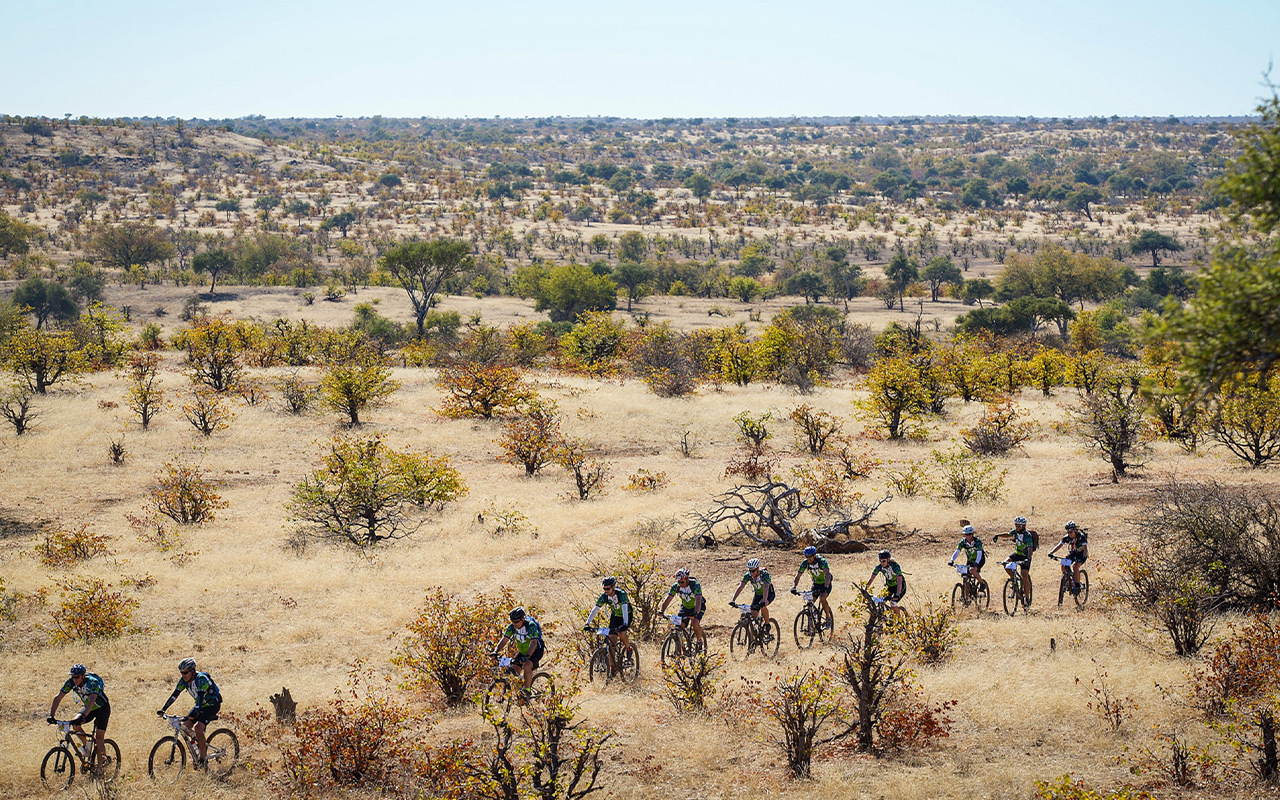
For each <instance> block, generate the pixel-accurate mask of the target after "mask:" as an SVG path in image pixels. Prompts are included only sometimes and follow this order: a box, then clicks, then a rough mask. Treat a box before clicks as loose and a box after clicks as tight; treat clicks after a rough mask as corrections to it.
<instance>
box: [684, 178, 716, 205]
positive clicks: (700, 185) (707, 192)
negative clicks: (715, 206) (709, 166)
mask: <svg viewBox="0 0 1280 800" xmlns="http://www.w3.org/2000/svg"><path fill="white" fill-rule="evenodd" d="M712 186H713V184H712V183H711V179H710V178H708V177H707V176H706V175H703V174H702V173H701V172H695V173H694V174H692V175H690V176H689V177H688V178H687V179H686V180H685V182H684V188H686V189H688V190H689V191H691V192H693V196H694V197H696V198H698V202H700V203H705V202H706V201H707V198H708V197H710V196H711V187H712Z"/></svg>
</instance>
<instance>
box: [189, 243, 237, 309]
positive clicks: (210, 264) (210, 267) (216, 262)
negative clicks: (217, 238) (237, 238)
mask: <svg viewBox="0 0 1280 800" xmlns="http://www.w3.org/2000/svg"><path fill="white" fill-rule="evenodd" d="M235 266H236V262H235V259H234V258H233V257H232V255H231V254H230V253H228V252H227V251H226V250H223V249H222V248H218V249H216V250H208V251H205V252H203V253H197V254H196V257H195V258H193V259H191V269H192V270H194V271H195V272H198V273H202V274H207V275H208V276H209V299H210V300H212V299H213V298H214V297H215V296H216V292H215V291H214V287H215V286H216V284H217V283H218V276H219V275H222V274H224V273H230V272H231V271H232V270H234V269H235Z"/></svg>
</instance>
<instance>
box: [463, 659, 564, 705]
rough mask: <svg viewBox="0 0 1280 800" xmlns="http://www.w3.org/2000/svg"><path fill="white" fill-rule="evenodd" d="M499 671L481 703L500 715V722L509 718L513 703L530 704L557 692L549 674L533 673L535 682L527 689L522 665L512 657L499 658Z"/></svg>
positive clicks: (485, 691)
mask: <svg viewBox="0 0 1280 800" xmlns="http://www.w3.org/2000/svg"><path fill="white" fill-rule="evenodd" d="M498 669H499V670H500V674H499V675H498V677H497V678H494V680H493V683H491V684H489V688H487V689H485V690H484V696H483V697H482V698H481V703H482V704H483V705H484V706H485V707H487V708H490V709H492V710H493V712H494V713H495V714H497V715H499V721H502V720H505V719H506V718H507V714H508V713H509V712H510V711H511V703H512V701H517V700H518V702H520V703H522V704H523V703H528V702H529V701H530V700H534V699H536V698H538V697H541V696H542V695H543V694H546V693H547V692H551V691H554V690H555V687H554V684H553V682H552V681H553V679H552V677H551V673H549V672H535V673H533V682H532V683H530V684H529V687H528V688H527V689H526V688H525V685H524V672H523V670H522V669H521V665H520V664H517V663H516V660H515V659H514V658H511V657H510V656H502V657H500V658H498Z"/></svg>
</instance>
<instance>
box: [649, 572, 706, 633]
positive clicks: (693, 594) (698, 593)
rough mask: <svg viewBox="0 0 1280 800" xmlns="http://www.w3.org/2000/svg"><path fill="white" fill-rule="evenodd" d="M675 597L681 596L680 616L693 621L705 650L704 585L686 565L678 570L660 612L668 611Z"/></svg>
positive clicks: (694, 629)
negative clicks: (690, 572)
mask: <svg viewBox="0 0 1280 800" xmlns="http://www.w3.org/2000/svg"><path fill="white" fill-rule="evenodd" d="M673 597H679V598H680V616H681V617H684V618H686V619H689V620H690V621H691V622H690V624H692V625H693V635H694V636H697V637H698V641H700V642H702V648H703V649H704V650H705V649H706V647H707V635H706V634H705V633H703V632H702V615H703V614H704V613H705V612H706V606H707V604H706V600H705V599H704V598H703V597H702V586H701V585H700V584H699V583H698V582H697V581H695V580H694V579H693V578H691V577H689V570H688V569H686V568H684V567H681V568H680V569H678V570H676V582H675V584H674V585H673V586H672V587H671V591H669V592H667V599H666V600H663V601H662V608H660V609H658V613H659V614H665V613H667V606H668V605H670V604H671V599H672V598H673Z"/></svg>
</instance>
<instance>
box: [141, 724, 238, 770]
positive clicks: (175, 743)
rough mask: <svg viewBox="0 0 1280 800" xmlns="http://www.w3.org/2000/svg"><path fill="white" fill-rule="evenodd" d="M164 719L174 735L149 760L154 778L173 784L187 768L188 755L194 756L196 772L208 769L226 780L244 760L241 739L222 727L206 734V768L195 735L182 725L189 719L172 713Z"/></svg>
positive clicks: (162, 740) (162, 739)
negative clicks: (241, 756) (237, 764)
mask: <svg viewBox="0 0 1280 800" xmlns="http://www.w3.org/2000/svg"><path fill="white" fill-rule="evenodd" d="M161 716H163V718H164V721H165V723H166V724H168V725H169V727H171V728H173V733H172V734H171V735H169V736H161V737H160V741H158V742H156V743H155V745H154V746H153V747H152V748H151V755H150V756H149V757H148V758H147V774H148V775H150V776H151V777H152V778H153V779H155V780H158V781H166V782H168V783H173V782H174V781H176V780H178V778H180V777H182V772H183V770H185V769H186V768H187V753H190V754H191V764H192V767H193V768H194V769H205V770H206V771H208V773H209V774H210V775H212V776H214V777H215V778H225V777H226V776H227V775H229V774H231V770H233V769H235V766H236V761H238V760H239V759H240V740H239V739H237V738H236V735H235V734H234V733H232V732H231V731H230V730H228V729H226V728H218V729H217V730H215V731H212V732H210V733H208V734H206V736H205V739H204V741H205V753H206V756H207V758H206V759H205V763H204V764H203V765H202V764H201V763H200V751H199V749H198V748H197V747H196V739H195V734H193V733H190V732H188V731H187V729H186V727H185V726H184V725H183V724H182V721H183V719H185V718H184V717H176V716H174V715H172V714H163V715H161ZM213 719H217V717H216V716H215V717H214V718H213ZM210 721H211V722H212V720H210Z"/></svg>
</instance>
